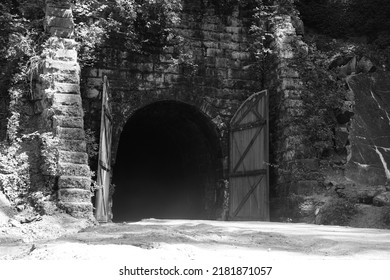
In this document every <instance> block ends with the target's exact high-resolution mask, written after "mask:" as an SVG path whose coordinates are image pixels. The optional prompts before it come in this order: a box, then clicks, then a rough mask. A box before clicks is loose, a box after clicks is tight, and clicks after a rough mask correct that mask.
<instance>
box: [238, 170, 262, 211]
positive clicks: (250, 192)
mask: <svg viewBox="0 0 390 280" xmlns="http://www.w3.org/2000/svg"><path fill="white" fill-rule="evenodd" d="M263 178H264V176H260V179H259V180H258V181H257V183H256V184H254V185H253V186H251V188H250V190H249V191H248V192H247V194H246V195H245V196H244V198H243V199H242V200H241V202H240V204H239V205H238V207H237V209H236V210H235V211H234V213H233V216H237V214H238V212H240V210H241V208H242V207H243V206H244V204H245V203H246V202H247V200H248V198H249V197H250V196H251V194H252V193H253V192H254V190H255V189H256V188H257V186H258V185H259V183H260V182H261V180H263Z"/></svg>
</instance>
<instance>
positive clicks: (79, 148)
mask: <svg viewBox="0 0 390 280" xmlns="http://www.w3.org/2000/svg"><path fill="white" fill-rule="evenodd" d="M86 146H87V145H86V143H85V141H84V140H68V139H59V142H58V149H60V150H63V151H72V152H86V150H87V148H86ZM88 176H89V174H88Z"/></svg>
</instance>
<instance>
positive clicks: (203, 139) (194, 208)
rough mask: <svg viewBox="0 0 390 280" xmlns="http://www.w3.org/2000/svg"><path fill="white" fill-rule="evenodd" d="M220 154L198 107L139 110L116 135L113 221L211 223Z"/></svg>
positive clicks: (168, 104) (160, 105)
mask: <svg viewBox="0 0 390 280" xmlns="http://www.w3.org/2000/svg"><path fill="white" fill-rule="evenodd" d="M220 159H221V149H220V143H219V137H218V132H217V130H216V128H215V126H214V124H213V123H212V122H211V120H210V119H209V118H208V117H207V116H206V115H204V114H203V113H201V112H200V111H199V110H198V109H197V108H196V107H194V106H192V105H188V104H186V103H182V102H177V101H159V102H155V103H152V104H150V105H147V106H145V107H143V108H141V109H139V110H137V111H136V112H135V113H134V114H133V116H132V117H131V118H130V119H129V120H128V122H127V123H126V125H125V126H124V129H123V131H122V134H121V136H120V141H119V146H118V150H117V156H116V162H115V165H114V174H113V183H114V184H115V192H114V195H113V205H112V212H113V221H115V222H119V221H137V220H140V219H144V218H167V219H207V218H215V217H213V216H214V215H215V211H216V208H218V205H217V204H218V201H216V187H217V181H218V180H219V179H220V178H221V173H222V168H221V166H220V165H221V160H220Z"/></svg>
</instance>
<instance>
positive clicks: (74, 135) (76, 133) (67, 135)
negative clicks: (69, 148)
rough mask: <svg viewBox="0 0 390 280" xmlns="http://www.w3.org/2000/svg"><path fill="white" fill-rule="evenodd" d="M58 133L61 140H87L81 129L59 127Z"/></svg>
mask: <svg viewBox="0 0 390 280" xmlns="http://www.w3.org/2000/svg"><path fill="white" fill-rule="evenodd" d="M56 132H57V134H56V136H58V138H61V139H71V140H85V133H84V130H83V129H81V128H69V127H57V129H56Z"/></svg>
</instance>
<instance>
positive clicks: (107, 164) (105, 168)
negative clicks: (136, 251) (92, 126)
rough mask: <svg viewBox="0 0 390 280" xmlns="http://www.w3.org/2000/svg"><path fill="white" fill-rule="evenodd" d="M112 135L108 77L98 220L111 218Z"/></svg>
mask: <svg viewBox="0 0 390 280" xmlns="http://www.w3.org/2000/svg"><path fill="white" fill-rule="evenodd" d="M111 135H112V117H111V106H110V100H109V84H108V80H107V77H106V76H105V77H104V81H103V93H102V113H101V124H100V143H99V163H98V171H97V184H98V186H99V189H98V190H97V192H96V214H95V215H96V219H97V221H98V222H108V221H110V220H111V218H112V217H111V216H112V215H111V208H110V207H109V205H110V201H109V200H110V199H111V197H110V182H111Z"/></svg>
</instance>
